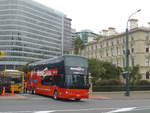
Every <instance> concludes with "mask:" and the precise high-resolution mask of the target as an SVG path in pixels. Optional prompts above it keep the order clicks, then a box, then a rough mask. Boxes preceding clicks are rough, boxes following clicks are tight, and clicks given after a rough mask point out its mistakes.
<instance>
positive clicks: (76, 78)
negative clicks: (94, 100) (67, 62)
mask: <svg viewBox="0 0 150 113" xmlns="http://www.w3.org/2000/svg"><path fill="white" fill-rule="evenodd" d="M88 85H89V84H88V78H87V76H84V75H68V76H66V86H67V88H74V89H75V88H77V89H87V88H89V87H88Z"/></svg>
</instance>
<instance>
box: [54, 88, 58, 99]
mask: <svg viewBox="0 0 150 113" xmlns="http://www.w3.org/2000/svg"><path fill="white" fill-rule="evenodd" d="M53 98H54V99H55V100H58V91H57V90H55V91H54V95H53Z"/></svg>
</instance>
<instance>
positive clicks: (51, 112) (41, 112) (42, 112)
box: [34, 110, 55, 113]
mask: <svg viewBox="0 0 150 113" xmlns="http://www.w3.org/2000/svg"><path fill="white" fill-rule="evenodd" d="M53 112H55V111H53V110H52V111H37V112H34V113H53Z"/></svg>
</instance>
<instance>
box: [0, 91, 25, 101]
mask: <svg viewBox="0 0 150 113" xmlns="http://www.w3.org/2000/svg"><path fill="white" fill-rule="evenodd" d="M3 99H4V100H6V99H7V100H13V99H15V100H16V99H26V97H25V96H23V95H21V94H15V95H11V94H9V93H7V94H6V96H0V100H3Z"/></svg>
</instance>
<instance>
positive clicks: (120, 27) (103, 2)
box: [34, 0, 150, 33]
mask: <svg viewBox="0 0 150 113" xmlns="http://www.w3.org/2000/svg"><path fill="white" fill-rule="evenodd" d="M34 1H37V2H39V3H41V4H43V5H46V6H47V7H50V8H53V9H55V10H58V11H60V12H63V13H64V14H65V15H67V17H68V18H71V19H72V28H74V29H76V31H81V30H84V29H89V30H91V31H93V32H94V33H99V32H100V31H102V30H103V29H108V27H114V28H116V31H117V32H124V31H125V29H126V23H127V20H128V17H129V16H130V15H131V14H132V13H133V12H135V11H136V10H138V9H141V11H140V12H139V13H137V14H135V15H134V16H132V18H135V19H138V20H139V21H138V25H139V26H146V27H148V24H147V23H148V22H150V1H149V0H34Z"/></svg>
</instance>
